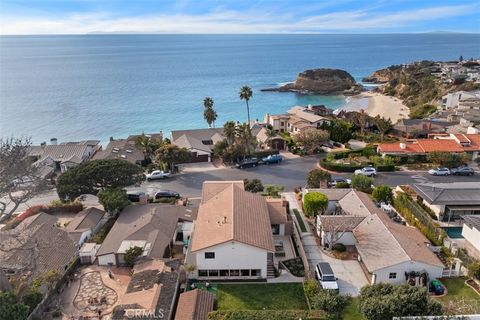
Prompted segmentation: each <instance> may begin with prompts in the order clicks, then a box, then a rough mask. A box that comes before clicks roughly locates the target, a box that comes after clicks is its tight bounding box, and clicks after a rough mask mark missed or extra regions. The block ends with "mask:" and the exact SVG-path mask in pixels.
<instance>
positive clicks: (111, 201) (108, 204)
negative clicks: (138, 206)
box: [98, 188, 130, 213]
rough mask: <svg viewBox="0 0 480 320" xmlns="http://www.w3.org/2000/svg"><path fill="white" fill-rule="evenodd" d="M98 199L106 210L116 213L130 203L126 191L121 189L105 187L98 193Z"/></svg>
mask: <svg viewBox="0 0 480 320" xmlns="http://www.w3.org/2000/svg"><path fill="white" fill-rule="evenodd" d="M98 200H99V202H100V203H101V204H102V206H103V207H104V208H105V210H106V211H108V212H111V213H118V212H120V211H122V210H123V209H125V208H126V207H127V206H128V205H130V200H128V196H127V193H126V192H125V190H122V189H118V188H115V189H105V190H102V191H100V192H99V193H98Z"/></svg>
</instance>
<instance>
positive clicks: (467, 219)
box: [463, 215, 480, 231]
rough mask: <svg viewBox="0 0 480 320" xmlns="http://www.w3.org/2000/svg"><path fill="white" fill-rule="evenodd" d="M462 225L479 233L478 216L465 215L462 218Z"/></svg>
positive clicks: (479, 218)
mask: <svg viewBox="0 0 480 320" xmlns="http://www.w3.org/2000/svg"><path fill="white" fill-rule="evenodd" d="M463 220H464V223H465V224H466V225H467V226H469V227H470V228H475V229H477V230H478V231H480V216H478V215H466V216H463Z"/></svg>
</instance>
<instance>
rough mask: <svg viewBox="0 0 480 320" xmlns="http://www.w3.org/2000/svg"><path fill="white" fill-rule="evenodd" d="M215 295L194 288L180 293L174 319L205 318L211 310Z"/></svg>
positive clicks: (192, 319)
mask: <svg viewBox="0 0 480 320" xmlns="http://www.w3.org/2000/svg"><path fill="white" fill-rule="evenodd" d="M214 303H215V296H214V295H213V294H212V293H210V292H208V291H205V290H199V289H194V290H190V291H187V292H184V293H182V294H180V298H179V299H178V305H177V312H176V313H175V320H207V319H208V313H209V312H211V311H213V306H214Z"/></svg>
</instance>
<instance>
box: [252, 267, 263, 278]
mask: <svg viewBox="0 0 480 320" xmlns="http://www.w3.org/2000/svg"><path fill="white" fill-rule="evenodd" d="M250 272H251V275H252V277H260V276H261V274H262V272H261V270H260V269H252V270H250Z"/></svg>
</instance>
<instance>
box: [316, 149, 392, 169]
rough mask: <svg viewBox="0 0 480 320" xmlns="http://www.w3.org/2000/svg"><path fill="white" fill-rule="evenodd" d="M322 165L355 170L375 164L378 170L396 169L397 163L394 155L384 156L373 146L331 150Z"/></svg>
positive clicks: (321, 162) (326, 167) (323, 166)
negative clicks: (377, 152) (378, 153)
mask: <svg viewBox="0 0 480 320" xmlns="http://www.w3.org/2000/svg"><path fill="white" fill-rule="evenodd" d="M320 166H322V168H325V169H327V170H331V171H338V172H354V171H355V170H358V169H361V168H363V167H365V166H374V167H375V168H376V169H377V171H394V170H395V163H394V159H393V158H392V157H385V158H382V157H381V156H379V155H377V154H376V151H375V150H374V149H373V148H371V147H367V148H364V149H360V150H355V151H353V150H349V151H342V152H331V153H329V154H328V155H327V157H326V158H325V159H322V160H321V161H320Z"/></svg>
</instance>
